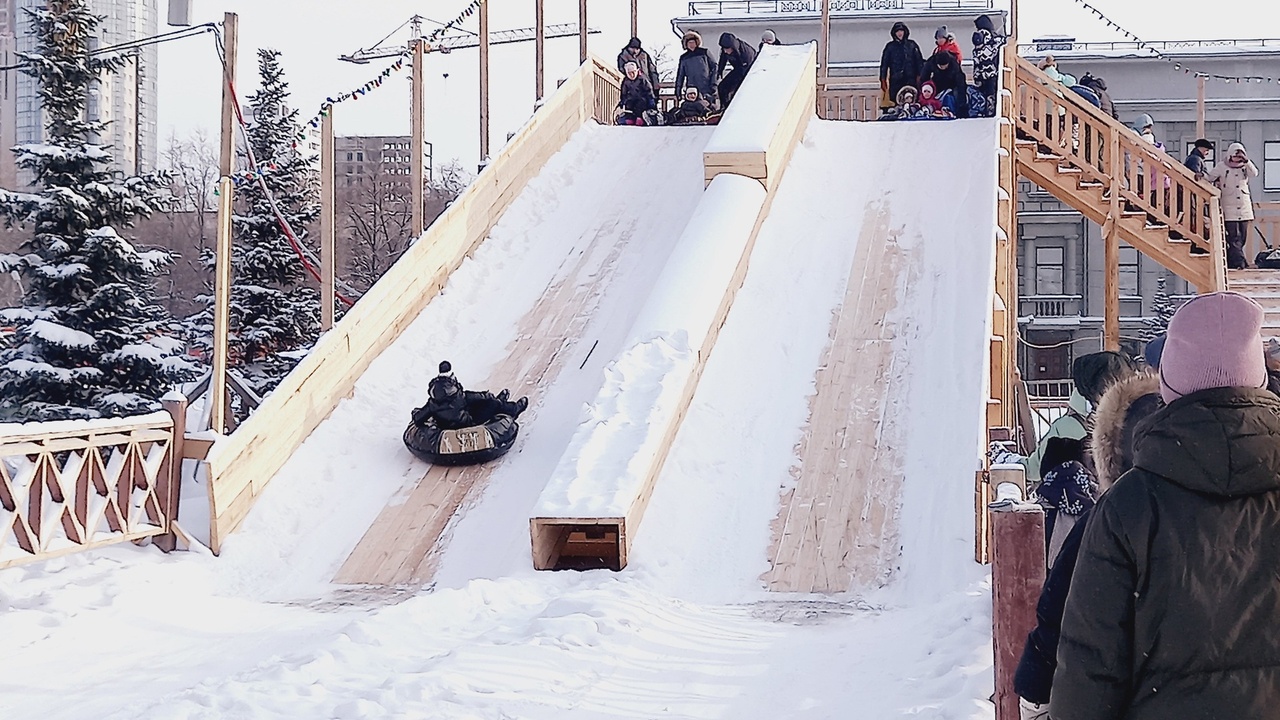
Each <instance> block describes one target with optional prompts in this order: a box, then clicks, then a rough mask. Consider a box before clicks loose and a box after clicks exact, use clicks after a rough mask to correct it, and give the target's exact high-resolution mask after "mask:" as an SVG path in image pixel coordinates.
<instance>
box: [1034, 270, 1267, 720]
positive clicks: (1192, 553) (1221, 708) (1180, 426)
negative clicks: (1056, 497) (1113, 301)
mask: <svg viewBox="0 0 1280 720" xmlns="http://www.w3.org/2000/svg"><path fill="white" fill-rule="evenodd" d="M1263 317H1264V312H1263V309H1262V307H1261V306H1260V305H1258V304H1257V303H1256V302H1254V301H1252V300H1250V299H1249V298H1246V297H1244V296H1242V295H1238V294H1236V293H1229V292H1218V293H1211V294H1207V295H1201V296H1199V297H1197V298H1195V299H1193V300H1191V301H1189V302H1187V303H1186V304H1185V305H1183V306H1182V307H1181V308H1179V309H1178V312H1177V313H1175V314H1174V316H1173V319H1172V320H1171V321H1170V323H1169V332H1168V335H1167V337H1166V340H1165V348H1164V353H1163V355H1162V357H1161V360H1160V395H1161V398H1162V399H1163V400H1164V401H1165V407H1163V408H1162V409H1160V410H1158V411H1157V412H1156V413H1155V414H1154V415H1152V416H1151V417H1148V418H1147V419H1146V420H1144V421H1143V422H1142V423H1140V424H1139V425H1138V427H1137V429H1136V431H1135V438H1134V463H1133V464H1134V467H1133V469H1132V470H1130V471H1128V472H1127V473H1125V474H1124V475H1123V476H1121V477H1120V479H1119V480H1117V481H1116V483H1115V485H1114V486H1113V487H1112V488H1111V489H1110V490H1109V491H1108V492H1107V493H1106V494H1105V495H1104V496H1103V497H1102V499H1101V500H1100V501H1099V502H1098V505H1097V506H1096V507H1095V508H1094V510H1093V513H1092V515H1091V517H1090V519H1089V523H1088V526H1087V527H1086V529H1085V532H1084V538H1083V539H1082V541H1081V545H1080V554H1079V557H1078V559H1077V561H1076V568H1075V574H1074V575H1073V576H1072V578H1071V589H1070V591H1069V593H1068V595H1067V603H1066V608H1065V610H1064V612H1063V617H1062V632H1061V638H1060V640H1059V644H1058V655H1057V658H1058V667H1057V670H1056V671H1055V673H1054V678H1053V689H1052V692H1051V695H1050V705H1051V706H1052V717H1053V718H1055V720H1157V719H1159V720H1167V719H1168V718H1180V719H1181V718H1186V719H1191V718H1203V719H1207V718H1269V717H1273V716H1274V715H1275V712H1276V708H1277V707H1280V624H1278V623H1276V621H1275V619H1276V616H1277V613H1280V582H1277V575H1276V572H1277V571H1276V568H1280V398H1277V397H1276V396H1275V395H1273V394H1271V393H1270V392H1268V391H1267V390H1266V389H1265V385H1266V383H1267V370H1266V366H1265V363H1264V359H1263V352H1262V336H1261V330H1262V324H1263Z"/></svg>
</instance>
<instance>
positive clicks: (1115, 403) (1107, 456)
mask: <svg viewBox="0 0 1280 720" xmlns="http://www.w3.org/2000/svg"><path fill="white" fill-rule="evenodd" d="M1162 405H1163V403H1161V401H1160V376H1159V375H1157V374H1156V373H1154V372H1142V373H1138V374H1137V375H1133V376H1130V377H1128V378H1125V379H1124V380H1121V381H1120V382H1117V383H1115V384H1114V385H1112V386H1111V387H1109V388H1107V391H1106V392H1105V393H1104V394H1103V395H1102V400H1101V401H1100V402H1099V403H1098V408H1097V410H1096V411H1095V412H1094V414H1093V421H1092V426H1093V428H1092V432H1090V434H1089V452H1090V454H1091V455H1092V456H1093V466H1094V472H1095V473H1096V474H1097V478H1098V492H1099V493H1103V492H1106V491H1107V489H1108V488H1110V487H1111V485H1112V484H1114V483H1115V481H1116V480H1118V479H1119V478H1120V476H1121V475H1123V474H1125V473H1126V472H1128V470H1129V469H1130V468H1131V467H1133V430H1134V428H1135V427H1136V426H1137V424H1138V422H1139V421H1141V420H1142V419H1143V418H1145V417H1147V416H1148V415H1150V414H1152V413H1153V412H1155V411H1156V410H1158V409H1159V408H1160V407H1161V406H1162Z"/></svg>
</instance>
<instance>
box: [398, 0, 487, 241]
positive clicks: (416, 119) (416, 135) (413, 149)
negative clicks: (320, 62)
mask: <svg viewBox="0 0 1280 720" xmlns="http://www.w3.org/2000/svg"><path fill="white" fill-rule="evenodd" d="M481 7H483V6H481ZM424 50H425V49H424V48H423V46H422V40H421V39H415V40H414V41H413V93H412V94H413V106H412V107H411V108H410V110H409V116H410V123H409V124H410V125H411V126H412V129H411V131H410V132H411V133H412V137H410V138H409V154H410V155H412V156H413V160H412V162H413V164H412V165H410V166H409V167H410V178H409V182H410V183H411V184H412V185H413V187H412V188H410V196H411V199H412V202H413V208H412V218H413V219H412V224H411V229H412V230H413V238H414V239H415V240H417V239H418V238H419V237H421V236H422V231H423V229H424V228H423V217H422V214H423V210H422V203H423V198H422V194H423V191H424V188H423V185H425V181H424V178H423V176H422V158H423V155H424V153H425V151H426V148H424V147H423V146H422V144H423V142H424V138H423V136H424V135H425V134H426V128H425V127H424V125H425V124H426V118H424V117H423V109H422V76H423V68H422V66H423V60H424Z"/></svg>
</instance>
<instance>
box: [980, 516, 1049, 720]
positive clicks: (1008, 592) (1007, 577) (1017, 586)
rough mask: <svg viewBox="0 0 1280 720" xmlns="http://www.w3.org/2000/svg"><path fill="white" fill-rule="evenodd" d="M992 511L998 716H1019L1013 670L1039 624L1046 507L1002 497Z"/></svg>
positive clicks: (1003, 719) (1004, 719)
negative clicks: (1029, 636)
mask: <svg viewBox="0 0 1280 720" xmlns="http://www.w3.org/2000/svg"><path fill="white" fill-rule="evenodd" d="M1002 505H1003V506H1002ZM990 512H991V518H990V519H991V531H992V532H991V626H992V627H991V637H992V642H993V644H994V651H995V671H996V695H995V702H996V720H1018V718H1019V712H1018V696H1017V695H1016V694H1015V693H1014V692H1013V673H1014V670H1016V669H1017V667H1018V660H1019V658H1020V657H1021V656H1022V647H1023V645H1025V644H1026V641H1027V633H1029V632H1031V629H1032V628H1033V627H1035V624H1036V601H1037V600H1038V599H1039V598H1040V590H1041V588H1042V587H1043V586H1044V577H1045V562H1044V560H1045V557H1044V553H1045V542H1044V510H1043V509H1041V508H1040V506H1039V505H1008V504H1003V503H998V504H997V506H995V507H992V508H991V511H990Z"/></svg>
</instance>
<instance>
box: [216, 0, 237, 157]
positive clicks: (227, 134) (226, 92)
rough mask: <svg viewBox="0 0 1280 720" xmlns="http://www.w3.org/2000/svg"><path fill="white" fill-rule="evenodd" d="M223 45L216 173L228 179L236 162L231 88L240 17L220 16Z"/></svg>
mask: <svg viewBox="0 0 1280 720" xmlns="http://www.w3.org/2000/svg"><path fill="white" fill-rule="evenodd" d="M222 36H223V44H224V45H225V48H226V65H225V66H224V71H223V72H224V76H223V79H222V148H221V155H220V156H219V158H218V173H219V174H220V175H222V176H223V177H229V176H230V175H231V173H232V172H234V171H235V160H236V110H235V96H234V95H233V92H232V90H233V88H234V86H235V83H236V52H237V49H238V48H239V47H240V16H239V15H236V14H235V13H230V12H229V13H226V14H224V15H223V16H222Z"/></svg>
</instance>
